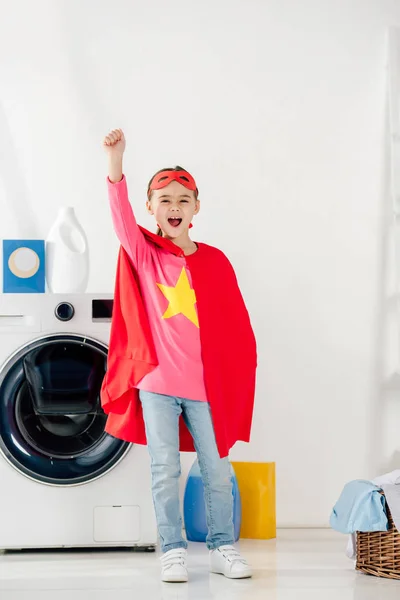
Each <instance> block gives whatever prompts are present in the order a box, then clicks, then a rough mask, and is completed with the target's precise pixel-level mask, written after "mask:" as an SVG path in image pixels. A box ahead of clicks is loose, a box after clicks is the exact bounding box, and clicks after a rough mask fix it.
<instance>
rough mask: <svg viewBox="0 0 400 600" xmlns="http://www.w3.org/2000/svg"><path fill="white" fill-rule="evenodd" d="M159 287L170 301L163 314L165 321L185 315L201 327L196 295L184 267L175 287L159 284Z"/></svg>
mask: <svg viewBox="0 0 400 600" xmlns="http://www.w3.org/2000/svg"><path fill="white" fill-rule="evenodd" d="M157 285H158V287H159V288H160V290H161V291H162V293H163V294H164V296H165V297H166V299H167V300H168V301H169V306H168V308H167V310H166V311H165V313H164V314H163V319H170V318H171V317H175V316H176V315H184V316H185V317H186V318H187V319H189V321H191V322H192V323H194V324H195V325H196V327H199V319H198V316H197V311H196V294H195V291H194V290H192V288H191V287H190V282H189V279H188V276H187V273H186V269H185V267H183V269H182V271H181V274H180V275H179V279H178V281H177V284H176V286H175V287H168V286H166V285H162V284H161V283H157Z"/></svg>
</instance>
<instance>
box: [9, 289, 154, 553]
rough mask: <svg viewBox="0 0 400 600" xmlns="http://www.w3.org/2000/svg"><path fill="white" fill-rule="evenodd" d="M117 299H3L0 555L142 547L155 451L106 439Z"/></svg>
mask: <svg viewBox="0 0 400 600" xmlns="http://www.w3.org/2000/svg"><path fill="white" fill-rule="evenodd" d="M112 304H113V300H112V295H110V294H71V295H68V294H62V295H58V294H1V295H0V548H1V549H24V548H60V547H110V546H114V547H124V546H128V547H134V546H137V547H143V548H146V549H154V547H155V545H156V541H157V533H156V523H155V518H154V510H153V502H152V497H151V478H150V464H149V458H148V454H147V449H146V448H145V447H143V446H137V445H132V444H128V443H126V442H124V441H121V440H118V439H116V438H114V437H112V436H110V435H108V434H106V433H105V432H104V425H105V422H106V416H105V414H104V413H103V411H102V409H101V406H100V388H101V383H102V380H103V377H104V373H105V369H106V360H107V349H108V341H109V334H110V323H111V314H112Z"/></svg>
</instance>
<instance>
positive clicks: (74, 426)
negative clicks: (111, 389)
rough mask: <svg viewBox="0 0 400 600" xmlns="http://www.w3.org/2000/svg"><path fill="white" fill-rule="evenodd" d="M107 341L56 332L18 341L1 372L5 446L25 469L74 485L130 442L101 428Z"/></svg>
mask: <svg viewBox="0 0 400 600" xmlns="http://www.w3.org/2000/svg"><path fill="white" fill-rule="evenodd" d="M106 361H107V346H105V345H104V344H102V343H101V342H99V341H96V340H93V339H89V338H87V337H82V336H79V335H61V334H60V335H52V336H46V337H44V338H40V339H37V340H35V341H33V342H31V343H29V344H28V345H26V346H24V347H23V348H21V349H20V350H19V351H18V352H17V353H15V354H14V355H13V356H12V357H11V358H10V359H9V360H8V361H7V362H6V364H5V365H4V366H3V367H2V369H1V372H0V451H1V452H2V453H3V455H4V457H5V458H6V459H7V460H8V461H9V462H10V463H11V465H12V466H13V467H15V468H16V469H17V470H18V471H19V472H20V473H22V474H23V475H25V476H27V477H30V478H31V479H34V480H36V481H39V482H41V483H45V484H51V485H63V486H65V485H77V484H83V483H86V482H89V481H92V480H93V479H96V478H98V477H100V476H102V475H104V474H105V473H107V472H108V471H109V470H110V469H112V468H113V467H114V466H115V465H116V464H117V463H118V462H119V461H120V460H121V459H122V458H123V456H124V455H125V454H126V452H127V451H128V450H129V448H130V444H128V443H126V442H123V441H121V440H118V439H116V438H113V437H112V436H110V435H108V434H106V433H105V432H104V426H105V422H106V415H105V414H104V412H103V410H102V408H101V404H100V389H101V384H102V381H103V378H104V374H105V371H106Z"/></svg>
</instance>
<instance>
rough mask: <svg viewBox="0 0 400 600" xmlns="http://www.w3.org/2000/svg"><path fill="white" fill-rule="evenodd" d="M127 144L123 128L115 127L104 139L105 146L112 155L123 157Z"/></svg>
mask: <svg viewBox="0 0 400 600" xmlns="http://www.w3.org/2000/svg"><path fill="white" fill-rule="evenodd" d="M125 145H126V142H125V136H124V132H123V131H122V129H113V130H112V131H110V133H109V134H107V135H106V137H105V138H104V140H103V147H104V149H105V151H106V152H107V154H108V155H109V156H110V157H112V156H120V157H122V155H123V153H124V152H125Z"/></svg>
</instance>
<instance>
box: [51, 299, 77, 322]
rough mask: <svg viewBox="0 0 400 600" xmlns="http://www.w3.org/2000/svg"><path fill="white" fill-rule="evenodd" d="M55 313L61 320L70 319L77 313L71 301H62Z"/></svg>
mask: <svg viewBox="0 0 400 600" xmlns="http://www.w3.org/2000/svg"><path fill="white" fill-rule="evenodd" d="M54 313H55V315H56V317H57V319H58V320H59V321H70V320H71V319H72V317H73V316H74V314H75V309H74V307H73V306H72V304H70V303H69V302H60V304H58V305H57V306H56V309H55V311H54Z"/></svg>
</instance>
